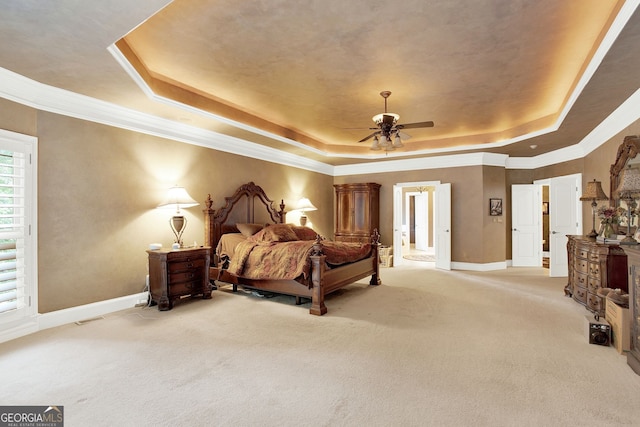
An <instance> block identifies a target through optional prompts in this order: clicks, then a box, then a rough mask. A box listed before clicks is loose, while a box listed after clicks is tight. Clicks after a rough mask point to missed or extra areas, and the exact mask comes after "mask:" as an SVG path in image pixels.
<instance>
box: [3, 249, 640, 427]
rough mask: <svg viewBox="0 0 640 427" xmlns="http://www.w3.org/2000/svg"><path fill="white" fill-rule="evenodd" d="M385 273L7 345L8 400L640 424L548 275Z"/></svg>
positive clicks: (619, 376)
mask: <svg viewBox="0 0 640 427" xmlns="http://www.w3.org/2000/svg"><path fill="white" fill-rule="evenodd" d="M408 264H410V265H403V266H401V267H395V268H387V269H383V270H382V272H381V274H382V280H383V282H384V285H382V286H379V287H369V286H367V285H366V280H363V281H362V283H359V284H355V285H352V286H350V287H348V288H347V289H345V290H344V291H341V292H339V293H338V294H336V295H334V296H333V297H331V298H330V299H329V300H328V301H327V306H328V309H329V312H328V313H327V315H325V316H323V317H315V316H311V315H309V314H308V308H309V304H304V305H302V306H295V305H294V304H293V299H292V298H285V297H276V298H269V299H267V298H259V297H256V296H253V295H251V294H237V295H234V294H232V293H230V292H228V291H225V290H219V291H215V292H214V294H213V298H212V299H211V300H206V301H203V300H187V301H184V302H183V303H181V304H179V305H177V306H176V307H175V308H174V309H173V310H172V311H168V312H158V311H157V310H156V309H155V308H135V309H128V310H125V311H122V312H118V313H115V314H112V315H109V316H106V317H105V318H104V319H101V320H95V321H92V322H87V323H85V324H83V325H82V326H79V325H76V324H71V325H66V326H63V327H59V328H55V329H51V330H46V331H42V332H40V333H37V334H33V335H31V336H27V337H23V338H20V339H16V340H14V341H11V342H7V343H4V344H0V366H1V372H2V386H1V387H0V402H1V404H2V405H19V404H20V405H53V404H57V405H64V410H65V418H66V424H65V425H66V426H67V427H74V426H365V425H366V426H599V427H601V426H620V425H629V426H630V425H640V405H639V404H638V397H639V396H640V376H637V375H636V374H634V373H633V371H631V369H630V368H629V367H628V366H627V365H626V358H625V357H624V356H622V355H619V354H618V353H617V352H616V351H615V349H614V348H613V347H602V346H596V345H590V344H588V342H587V339H586V337H585V334H584V316H585V314H587V312H586V310H585V309H584V308H583V307H582V306H580V305H578V304H577V303H576V302H574V301H573V300H571V299H569V298H566V297H564V296H563V287H564V285H565V283H566V279H563V278H557V279H556V278H548V277H546V275H547V273H548V270H546V269H543V268H538V269H516V268H511V269H508V270H503V271H498V272H487V273H468V272H459V271H454V272H446V271H438V270H434V269H433V267H431V266H429V264H427V263H418V262H415V263H408Z"/></svg>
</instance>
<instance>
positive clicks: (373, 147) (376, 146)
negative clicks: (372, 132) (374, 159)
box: [370, 135, 380, 150]
mask: <svg viewBox="0 0 640 427" xmlns="http://www.w3.org/2000/svg"><path fill="white" fill-rule="evenodd" d="M379 149H380V143H379V141H378V136H377V135H376V136H374V137H373V142H372V143H371V148H370V150H379Z"/></svg>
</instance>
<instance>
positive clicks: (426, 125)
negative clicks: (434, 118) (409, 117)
mask: <svg viewBox="0 0 640 427" xmlns="http://www.w3.org/2000/svg"><path fill="white" fill-rule="evenodd" d="M432 127H433V122H419V123H406V124H403V125H396V129H413V128H432Z"/></svg>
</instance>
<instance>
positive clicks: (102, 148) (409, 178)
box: [0, 100, 640, 313]
mask: <svg viewBox="0 0 640 427" xmlns="http://www.w3.org/2000/svg"><path fill="white" fill-rule="evenodd" d="M0 112H1V113H0V128H2V129H6V130H10V131H14V132H19V133H24V134H28V135H33V136H37V137H38V161H39V164H38V186H39V188H38V194H39V196H38V220H39V223H38V230H39V235H38V238H39V248H38V256H39V269H38V274H39V312H41V313H45V312H50V311H54V310H59V309H64V308H68V307H74V306H78V305H83V304H88V303H92V302H97V301H101V300H106V299H110V298H116V297H119V296H124V295H130V294H133V293H137V292H140V291H142V289H143V287H144V278H145V276H146V273H147V260H146V253H145V249H146V248H147V247H148V245H149V243H151V242H161V243H163V244H164V245H166V246H168V245H170V244H171V242H172V239H173V235H172V233H171V231H170V229H169V225H168V219H169V217H170V214H169V213H168V212H167V211H164V210H159V209H155V206H157V204H158V203H159V202H160V200H161V199H162V198H163V196H164V193H165V191H166V190H167V189H168V188H169V187H170V186H172V185H174V184H180V185H182V186H184V187H186V188H187V190H188V191H189V192H190V193H191V195H192V196H193V197H194V198H196V199H197V200H199V201H202V202H203V201H204V199H205V198H206V195H207V194H208V193H211V195H212V197H213V200H214V208H219V207H220V206H222V204H223V203H224V197H225V196H229V195H231V194H232V192H233V191H234V190H235V189H236V188H237V187H238V186H239V185H241V184H243V183H246V182H248V181H254V182H256V183H257V184H259V185H261V186H262V187H263V188H264V189H265V191H266V193H267V195H269V197H271V198H273V199H274V200H275V202H276V204H277V203H279V201H280V199H284V201H285V203H286V204H287V206H288V208H287V210H291V209H293V207H294V205H295V202H296V201H297V200H298V198H300V197H302V196H306V197H309V198H310V199H311V201H312V202H313V203H314V204H315V205H316V206H317V207H318V208H319V209H318V210H317V211H314V212H310V213H308V216H309V220H310V221H311V222H312V224H313V227H314V228H315V229H316V230H317V231H318V232H320V233H321V234H323V235H325V236H328V237H329V236H331V237H332V236H333V232H334V229H333V220H334V209H335V208H334V199H335V196H334V192H333V186H332V184H334V183H345V182H378V183H380V184H382V188H381V194H380V195H381V203H380V204H381V206H380V214H381V215H380V216H381V227H380V228H381V230H380V231H381V234H382V239H383V243H384V244H391V235H392V223H391V221H392V205H393V195H392V193H393V192H392V188H393V185H394V184H396V183H401V182H416V181H440V182H443V183H451V184H452V260H453V261H455V262H460V263H464V262H468V263H490V262H496V261H503V260H505V259H510V255H511V246H510V245H511V235H510V232H509V230H510V226H511V224H510V211H509V206H510V186H511V184H513V183H531V182H533V180H536V179H543V178H551V177H554V176H561V175H567V174H572V173H577V172H581V173H583V175H584V182H585V183H586V181H588V180H591V179H594V178H596V179H599V180H601V181H602V182H603V187H604V188H605V191H606V192H607V193H609V191H608V186H609V178H608V170H609V167H610V165H611V163H613V161H614V160H615V153H616V151H617V147H618V146H619V145H620V143H621V142H622V140H623V138H624V136H625V135H629V134H639V133H640V124H639V123H635V124H634V125H633V126H630V127H629V128H627V129H625V131H623V132H621V133H620V134H619V135H617V136H616V137H614V138H612V139H611V140H610V141H608V142H607V143H605V144H604V145H603V146H601V147H600V148H598V149H597V150H595V151H594V152H593V153H591V154H589V155H588V156H587V157H585V158H584V159H580V160H574V161H571V162H567V163H563V164H558V165H552V166H549V167H545V168H540V169H538V170H534V171H530V170H526V171H519V170H504V169H502V168H496V167H486V166H469V167H459V168H446V169H430V170H421V171H406V172H394V173H383V174H370V175H357V176H350V177H335V178H333V177H330V176H326V175H322V174H318V173H313V172H309V171H305V170H301V169H296V168H291V167H286V166H281V165H277V164H274V163H269V162H265V161H261V160H256V159H247V158H245V157H241V156H237V155H233V154H229V153H222V152H218V151H215V150H211V149H207V148H203V147H198V146H192V145H188V144H183V143H179V142H176V141H171V140H166V139H162V138H158V137H153V136H148V135H144V134H139V133H136V132H130V131H126V130H122V129H117V128H113V127H109V126H105V125H99V124H95V123H90V122H86V121H82V120H77V119H73V118H68V117H63V116H59V115H56V114H51V113H46V112H42V111H37V110H34V109H32V108H29V107H25V106H22V105H18V104H15V103H12V102H10V101H6V100H0ZM583 184H584V183H583ZM491 197H498V198H503V215H502V217H500V218H496V217H490V216H489V212H488V203H489V201H488V200H489V198H491ZM202 208H203V206H202V205H201V206H199V207H195V208H191V209H187V210H186V211H185V216H186V217H187V219H188V221H189V223H188V226H187V229H186V231H185V235H184V241H185V243H187V244H191V243H193V241H197V242H198V243H199V244H202V243H203V240H204V236H203V222H202V212H201V210H202ZM583 216H584V218H583V220H584V221H585V227H586V225H587V224H590V221H591V213H590V209H584V215H583ZM500 219H502V222H499V220H500ZM289 220H290V221H289V222H292V221H297V216H296V215H293V214H291V215H290V216H289Z"/></svg>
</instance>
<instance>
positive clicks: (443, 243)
mask: <svg viewBox="0 0 640 427" xmlns="http://www.w3.org/2000/svg"><path fill="white" fill-rule="evenodd" d="M450 228H451V184H449V183H446V184H442V183H440V181H419V182H402V183H398V184H395V185H394V186H393V265H394V266H399V265H402V264H403V261H404V260H407V261H408V260H411V258H413V257H420V258H421V259H424V260H427V262H429V263H433V264H427V262H425V267H433V266H435V268H439V269H444V270H451V231H450Z"/></svg>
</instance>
